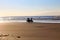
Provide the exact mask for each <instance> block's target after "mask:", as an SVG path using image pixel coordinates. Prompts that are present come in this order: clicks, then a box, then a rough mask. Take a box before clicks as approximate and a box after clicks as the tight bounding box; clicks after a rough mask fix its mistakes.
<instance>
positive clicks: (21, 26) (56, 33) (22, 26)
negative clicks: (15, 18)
mask: <svg viewBox="0 0 60 40" xmlns="http://www.w3.org/2000/svg"><path fill="white" fill-rule="evenodd" d="M0 34H9V36H8V37H5V39H4V40H60V24H59V23H52V24H51V23H19V22H11V23H0ZM17 36H20V37H21V38H17Z"/></svg>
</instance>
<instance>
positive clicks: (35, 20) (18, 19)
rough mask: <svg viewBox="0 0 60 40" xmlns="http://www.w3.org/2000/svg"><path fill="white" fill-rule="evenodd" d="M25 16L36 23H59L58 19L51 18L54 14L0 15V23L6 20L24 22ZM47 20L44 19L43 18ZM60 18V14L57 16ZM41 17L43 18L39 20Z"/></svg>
mask: <svg viewBox="0 0 60 40" xmlns="http://www.w3.org/2000/svg"><path fill="white" fill-rule="evenodd" d="M27 18H33V21H34V22H36V23H60V20H51V19H54V18H55V16H10V17H9V16H8V17H0V23H6V22H26V19H27ZM46 18H47V19H48V20H44V19H46ZM58 18H59V19H60V16H59V17H58ZM40 19H43V20H40Z"/></svg>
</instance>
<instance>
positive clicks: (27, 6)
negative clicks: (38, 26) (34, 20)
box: [0, 0, 60, 16]
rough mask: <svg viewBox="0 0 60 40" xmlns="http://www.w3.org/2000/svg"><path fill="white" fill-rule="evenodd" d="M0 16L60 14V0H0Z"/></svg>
mask: <svg viewBox="0 0 60 40" xmlns="http://www.w3.org/2000/svg"><path fill="white" fill-rule="evenodd" d="M0 16H60V0H0Z"/></svg>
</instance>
